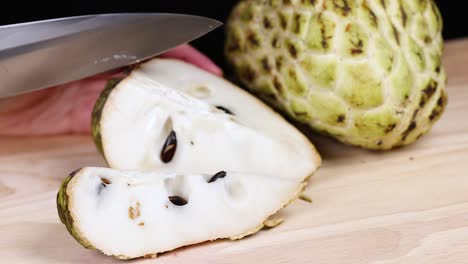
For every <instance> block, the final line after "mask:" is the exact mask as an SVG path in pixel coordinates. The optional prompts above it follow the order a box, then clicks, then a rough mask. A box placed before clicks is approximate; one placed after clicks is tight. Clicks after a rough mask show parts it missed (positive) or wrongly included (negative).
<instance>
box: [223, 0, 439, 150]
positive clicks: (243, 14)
mask: <svg viewBox="0 0 468 264" xmlns="http://www.w3.org/2000/svg"><path fill="white" fill-rule="evenodd" d="M442 22H443V21H442V17H441V15H440V13H439V10H438V7H437V6H436V4H435V3H434V2H433V1H432V0H308V1H304V0H302V1H300V0H284V1H279V0H276V1H275V0H247V1H241V2H239V3H238V5H237V6H236V7H235V8H234V9H233V10H232V13H231V15H230V17H229V19H228V21H227V29H226V34H227V35H226V45H225V52H226V58H227V61H228V63H229V64H230V65H231V66H232V68H233V69H234V71H235V74H236V76H237V78H238V80H239V81H240V82H242V84H243V85H244V86H246V87H247V88H248V89H249V91H251V92H252V93H254V94H256V95H257V96H258V97H260V98H261V99H263V100H264V101H266V102H268V103H269V104H270V105H271V106H273V107H275V108H276V109H278V110H280V111H282V112H283V113H285V114H286V115H287V116H289V117H290V118H291V119H293V120H295V121H298V122H301V123H304V124H307V125H308V126H310V127H311V128H313V129H314V130H316V131H319V132H320V133H323V134H327V135H330V136H332V137H334V138H336V139H338V140H339V141H341V142H344V143H346V144H351V145H355V146H361V147H364V148H369V149H391V148H394V147H397V146H402V145H407V144H410V143H412V142H414V141H415V140H417V139H418V138H419V137H421V136H422V135H424V134H426V133H427V132H428V131H429V130H430V129H431V127H432V126H433V124H434V123H435V122H436V121H437V120H438V119H439V118H440V116H441V114H442V113H443V112H444V109H445V107H446V105H447V94H446V91H445V85H446V83H447V77H446V73H445V71H444V68H443V65H442V61H441V57H442V53H443V37H442Z"/></svg>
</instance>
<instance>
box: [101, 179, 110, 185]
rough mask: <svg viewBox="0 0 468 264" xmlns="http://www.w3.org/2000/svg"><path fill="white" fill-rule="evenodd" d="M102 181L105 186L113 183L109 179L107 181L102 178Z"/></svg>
mask: <svg viewBox="0 0 468 264" xmlns="http://www.w3.org/2000/svg"><path fill="white" fill-rule="evenodd" d="M101 181H102V183H103V184H105V185H109V184H111V182H110V181H109V180H108V179H106V178H101Z"/></svg>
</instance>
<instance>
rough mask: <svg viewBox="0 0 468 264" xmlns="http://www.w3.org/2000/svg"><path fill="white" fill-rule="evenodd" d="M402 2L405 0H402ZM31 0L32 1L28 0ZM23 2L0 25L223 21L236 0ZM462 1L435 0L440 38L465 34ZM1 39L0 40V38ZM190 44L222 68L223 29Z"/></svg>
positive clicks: (8, 5) (12, 5)
mask: <svg viewBox="0 0 468 264" xmlns="http://www.w3.org/2000/svg"><path fill="white" fill-rule="evenodd" d="M405 1H406V0H405ZM31 2H32V1H31ZM31 2H30V3H27V2H23V1H15V0H4V2H3V4H2V8H1V10H0V24H3V25H4V24H12V23H20V22H27V21H35V20H41V19H50V18H58V17H65V16H75V15H88V14H97V13H117V12H165V13H184V14H192V15H200V16H206V17H210V18H214V19H218V20H220V21H222V22H224V21H225V20H226V17H227V16H228V14H229V12H230V11H231V9H232V7H233V6H234V4H235V3H236V2H237V1H234V0H212V1H208V0H201V1H200V0H198V1H194V0H164V1H161V0H152V1H148V0H147V1H119V0H114V1H99V2H98V1H60V2H57V3H52V1H49V2H47V1H37V2H39V3H40V5H38V4H37V2H36V1H35V2H36V4H34V2H32V3H31ZM462 2H463V1H453V0H438V1H436V3H437V5H438V6H439V9H440V11H441V13H442V17H443V19H444V32H443V36H444V39H446V40H449V39H454V38H462V37H465V36H468V26H467V24H468V23H466V20H465V19H464V18H465V17H467V16H468V15H466V14H464V13H466V12H465V11H464V10H465V9H464V8H463V6H464V3H462ZM0 41H1V40H0ZM192 44H193V45H194V46H195V47H196V48H198V49H199V50H201V51H202V52H204V53H205V54H207V55H208V56H209V57H210V58H212V59H213V60H214V61H215V62H216V63H218V64H219V65H221V66H222V67H224V58H223V55H222V51H223V44H224V31H223V28H218V29H216V30H215V31H213V32H211V33H209V34H208V35H205V36H203V37H201V38H200V39H198V40H196V41H194V42H192Z"/></svg>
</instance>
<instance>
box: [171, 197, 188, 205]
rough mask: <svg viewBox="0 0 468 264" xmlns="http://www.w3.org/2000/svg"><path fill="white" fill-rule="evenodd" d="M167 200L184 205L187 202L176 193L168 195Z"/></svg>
mask: <svg viewBox="0 0 468 264" xmlns="http://www.w3.org/2000/svg"><path fill="white" fill-rule="evenodd" d="M169 201H171V203H173V204H174V205H177V206H184V205H186V204H187V203H188V202H187V200H185V199H184V198H182V197H180V196H177V195H174V196H169Z"/></svg>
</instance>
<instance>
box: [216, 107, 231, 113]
mask: <svg viewBox="0 0 468 264" xmlns="http://www.w3.org/2000/svg"><path fill="white" fill-rule="evenodd" d="M216 108H218V109H219V110H221V111H224V112H225V113H226V114H228V115H234V113H233V112H232V111H231V110H229V109H227V108H226V107H224V106H220V105H217V106H216Z"/></svg>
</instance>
